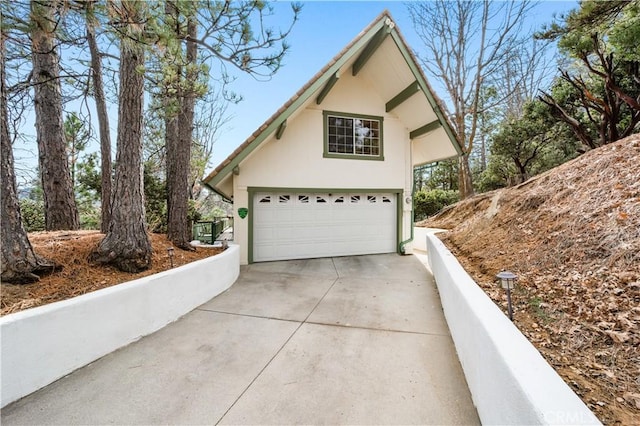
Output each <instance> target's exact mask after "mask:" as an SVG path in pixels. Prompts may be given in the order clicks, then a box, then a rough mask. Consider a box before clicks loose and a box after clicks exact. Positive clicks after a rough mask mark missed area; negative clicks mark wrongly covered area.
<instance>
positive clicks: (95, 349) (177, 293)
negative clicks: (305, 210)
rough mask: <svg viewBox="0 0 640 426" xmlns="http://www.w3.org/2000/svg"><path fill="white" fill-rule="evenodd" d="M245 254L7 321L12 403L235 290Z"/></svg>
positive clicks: (7, 399)
mask: <svg viewBox="0 0 640 426" xmlns="http://www.w3.org/2000/svg"><path fill="white" fill-rule="evenodd" d="M239 273H240V250H239V247H238V246H237V245H231V246H229V248H228V249H227V250H225V251H224V252H222V253H220V254H219V255H216V256H212V257H210V258H207V259H202V260H200V261H197V262H193V263H190V264H188V265H184V266H181V267H179V268H175V269H171V270H169V271H165V272H162V273H159V274H155V275H150V276H148V277H144V278H140V279H137V280H134V281H130V282H127V283H123V284H120V285H117V286H113V287H109V288H105V289H102V290H98V291H95V292H92V293H88V294H85V295H82V296H78V297H74V298H73V299H69V300H65V301H61V302H56V303H51V304H49V305H45V306H41V307H37V308H33V309H28V310H25V311H22V312H17V313H15V314H10V315H6V316H4V317H2V318H0V339H1V342H2V350H1V358H0V363H1V364H2V367H1V372H2V394H1V404H2V407H4V406H5V405H7V404H9V403H11V402H13V401H15V400H17V399H19V398H22V397H23V396H25V395H28V394H30V393H32V392H34V391H36V390H38V389H40V388H41V387H43V386H46V385H48V384H49V383H52V382H53V381H55V380H57V379H59V378H61V377H63V376H65V375H67V374H69V373H71V372H72V371H74V370H76V369H78V368H80V367H82V366H84V365H86V364H89V363H90V362H92V361H95V360H96V359H98V358H100V357H102V356H104V355H106V354H108V353H110V352H113V351H115V350H116V349H118V348H120V347H123V346H125V345H128V344H129V343H132V342H134V341H136V340H138V339H140V338H141V337H143V336H145V335H148V334H151V333H153V332H155V331H157V330H159V329H161V328H162V327H164V326H166V325H167V324H169V323H171V322H173V321H175V320H177V319H178V318H180V317H181V316H183V315H184V314H186V313H188V312H190V311H191V310H193V309H195V308H196V307H198V306H200V305H201V304H203V303H204V302H206V301H208V300H210V299H211V298H213V297H215V296H217V295H218V294H220V293H221V292H223V291H224V290H226V289H228V288H229V287H230V286H231V285H232V284H233V283H234V282H235V281H236V279H237V278H238V275H239Z"/></svg>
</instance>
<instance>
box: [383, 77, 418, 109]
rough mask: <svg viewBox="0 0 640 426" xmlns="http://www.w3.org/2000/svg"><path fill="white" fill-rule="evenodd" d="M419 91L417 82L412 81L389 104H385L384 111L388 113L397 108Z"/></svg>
mask: <svg viewBox="0 0 640 426" xmlns="http://www.w3.org/2000/svg"><path fill="white" fill-rule="evenodd" d="M419 91H420V84H419V83H418V82H417V81H414V82H413V83H411V84H410V85H408V86H407V87H406V88H405V89H404V90H403V91H402V92H400V93H398V94H397V95H396V96H394V97H393V98H392V99H391V100H390V101H389V102H387V103H386V104H385V107H384V109H385V111H386V112H390V111H392V110H393V109H394V108H395V107H397V106H399V105H400V104H401V103H403V102H404V101H406V100H407V99H409V98H410V97H411V96H413V95H415V94H416V93H418V92H419Z"/></svg>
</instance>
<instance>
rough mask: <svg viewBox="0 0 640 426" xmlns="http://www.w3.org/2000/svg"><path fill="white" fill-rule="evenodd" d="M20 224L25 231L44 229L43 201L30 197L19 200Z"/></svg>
mask: <svg viewBox="0 0 640 426" xmlns="http://www.w3.org/2000/svg"><path fill="white" fill-rule="evenodd" d="M20 213H21V214H22V225H24V229H25V231H27V232H35V231H44V227H45V224H44V203H43V202H42V201H35V200H32V199H30V198H23V199H21V200H20Z"/></svg>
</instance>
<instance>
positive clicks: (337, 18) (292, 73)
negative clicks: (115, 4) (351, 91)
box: [15, 0, 578, 184]
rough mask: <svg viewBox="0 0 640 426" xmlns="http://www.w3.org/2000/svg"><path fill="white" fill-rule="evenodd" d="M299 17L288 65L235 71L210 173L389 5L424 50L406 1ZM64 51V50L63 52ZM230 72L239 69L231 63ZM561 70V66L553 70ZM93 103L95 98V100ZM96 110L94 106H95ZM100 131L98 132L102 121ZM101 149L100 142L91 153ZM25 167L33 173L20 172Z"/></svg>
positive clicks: (546, 7) (324, 7)
mask: <svg viewBox="0 0 640 426" xmlns="http://www.w3.org/2000/svg"><path fill="white" fill-rule="evenodd" d="M302 4H303V7H302V12H301V14H300V17H299V21H298V22H297V23H296V24H295V25H294V27H293V29H292V31H291V33H290V34H289V37H288V38H287V43H288V44H289V45H290V50H289V52H288V54H287V55H286V56H285V58H284V61H283V66H282V67H281V69H280V70H279V71H278V72H277V73H276V74H275V75H274V76H273V77H271V78H270V79H265V78H261V79H256V78H254V77H251V76H249V75H246V74H243V73H241V72H239V71H237V72H235V73H233V72H232V74H233V75H234V76H235V77H236V80H235V81H234V82H233V83H232V85H231V87H230V89H231V90H232V91H234V92H235V93H237V94H238V95H240V96H242V98H243V100H242V101H241V102H240V103H238V104H232V105H230V106H229V108H228V111H227V112H228V115H229V120H228V121H227V123H226V125H225V126H224V127H223V128H222V130H221V131H220V134H219V136H218V138H217V140H216V142H215V144H214V148H213V157H212V159H211V161H210V164H209V167H208V169H207V170H206V174H208V173H209V171H210V170H212V169H213V168H215V167H216V166H217V165H218V164H219V163H220V162H222V161H223V160H224V159H225V158H226V157H227V156H228V155H229V154H230V153H231V152H233V150H235V149H236V148H237V147H238V146H239V145H240V144H241V143H242V142H244V141H245V140H246V139H247V138H248V137H249V136H250V135H251V134H252V133H253V132H254V131H255V130H256V129H257V128H258V127H260V125H261V124H262V123H264V122H265V121H266V120H267V119H268V118H269V117H270V116H271V115H272V114H273V113H274V112H275V111H276V110H277V109H278V108H280V107H281V106H282V105H283V104H284V103H285V102H286V101H287V100H288V99H289V98H290V97H291V96H293V95H294V94H295V93H296V92H297V91H298V90H299V89H300V88H301V87H302V86H303V85H304V84H305V83H306V82H307V81H308V80H309V79H310V78H311V77H313V76H314V75H315V74H316V73H317V72H318V71H319V70H320V69H321V68H322V67H323V66H324V65H326V64H327V63H328V62H329V61H330V60H331V59H332V58H333V57H334V56H335V55H336V54H337V53H338V52H340V51H341V50H342V49H343V47H345V46H346V45H347V44H348V43H349V42H350V41H351V40H352V39H353V38H355V37H356V36H357V35H358V34H359V33H360V32H361V31H362V30H363V29H364V28H365V27H366V26H367V25H369V24H370V23H371V22H372V21H373V20H374V19H375V18H376V17H377V16H378V15H379V14H380V13H381V12H382V11H383V10H385V9H387V10H388V11H389V12H390V13H391V16H392V17H393V19H394V21H395V24H396V26H397V28H399V30H400V32H401V33H402V34H403V36H404V37H405V39H406V41H407V43H408V44H409V47H410V48H412V49H414V50H415V51H417V52H418V53H419V52H420V45H421V44H420V39H419V37H418V35H417V33H416V31H415V30H414V28H413V24H412V22H411V18H410V16H409V12H408V11H407V7H406V2H403V1H306V2H302ZM577 4H578V3H577V0H575V1H541V2H539V4H538V5H537V6H536V8H535V13H532V14H531V15H530V16H528V17H527V25H528V26H532V27H534V28H540V27H541V26H542V25H544V24H548V23H551V22H552V21H553V17H554V14H561V13H564V12H567V11H569V10H571V9H573V8H575V7H577ZM272 5H273V8H274V15H273V16H272V17H271V18H269V21H268V23H269V24H270V25H271V26H272V27H274V28H280V29H286V28H287V27H288V26H289V24H290V22H291V17H292V12H291V3H290V2H288V1H276V2H273V3H272ZM63 56H64V53H63ZM227 69H228V71H233V68H231V67H228V68H227ZM550 72H555V70H550ZM430 83H431V85H432V86H433V87H434V89H435V91H436V94H437V95H438V96H439V97H441V98H445V96H444V94H443V93H442V91H441V89H440V87H441V86H440V85H439V84H438V82H437V81H434V80H432V79H431V80H430ZM89 103H90V104H93V102H89ZM91 108H92V109H93V106H92V105H91ZM116 110H117V108H116V107H115V106H112V107H111V108H110V127H111V139H112V149H113V153H114V155H113V157H114V158H115V149H116V135H117V129H116V127H117V111H116ZM24 133H25V134H26V135H34V133H35V129H34V127H33V121H32V120H31V123H27V124H26V125H25V128H24ZM94 133H97V123H96V124H95V129H94ZM29 139H31V142H30V143H29V144H28V145H31V146H25V147H18V151H17V152H16V154H15V155H16V169H17V170H16V172H17V174H18V175H19V176H18V178H19V184H20V183H24V182H25V181H28V180H30V178H33V177H34V176H30V177H29V176H28V175H29V174H32V173H33V171H34V170H35V169H36V167H37V148H36V147H35V146H36V144H35V136H34V137H32V138H29ZM93 151H99V146H98V142H97V141H94V142H93V143H92V145H91V146H90V147H89V148H88V149H87V152H93ZM21 170H22V171H26V174H27V176H20V175H21Z"/></svg>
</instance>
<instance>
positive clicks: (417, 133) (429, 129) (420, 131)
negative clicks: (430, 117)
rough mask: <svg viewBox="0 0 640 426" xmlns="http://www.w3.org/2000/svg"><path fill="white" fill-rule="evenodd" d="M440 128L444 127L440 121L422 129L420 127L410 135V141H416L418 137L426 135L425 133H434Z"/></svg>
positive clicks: (435, 121) (426, 125)
mask: <svg viewBox="0 0 640 426" xmlns="http://www.w3.org/2000/svg"><path fill="white" fill-rule="evenodd" d="M440 126H442V124H441V123H440V121H438V120H434V121H432V122H431V123H429V124H425V125H424V126H422V127H418V128H417V129H415V130H412V131H411V133H409V139H415V138H417V137H418V136H422V135H424V134H425V133H429V132H432V131H434V130H436V129H437V128H438V127H440Z"/></svg>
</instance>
